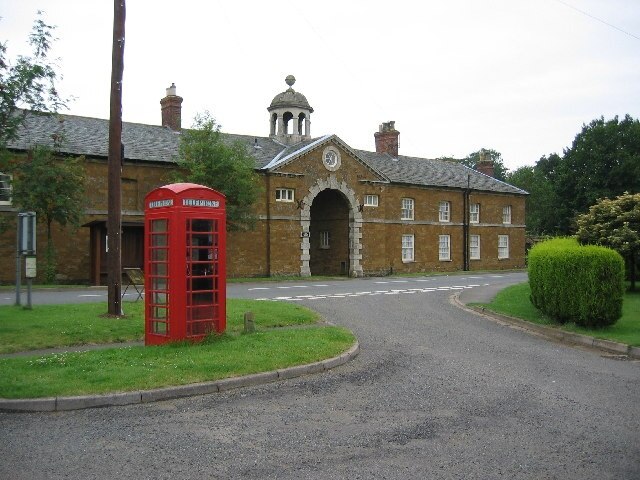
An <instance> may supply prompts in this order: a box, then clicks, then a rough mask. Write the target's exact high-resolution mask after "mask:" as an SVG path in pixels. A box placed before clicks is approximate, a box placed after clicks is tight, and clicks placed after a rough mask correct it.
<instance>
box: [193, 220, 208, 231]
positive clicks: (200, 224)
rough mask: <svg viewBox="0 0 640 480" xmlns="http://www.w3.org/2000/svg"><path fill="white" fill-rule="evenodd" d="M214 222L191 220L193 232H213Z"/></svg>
mask: <svg viewBox="0 0 640 480" xmlns="http://www.w3.org/2000/svg"><path fill="white" fill-rule="evenodd" d="M212 228H213V220H191V230H192V231H194V232H211V231H212Z"/></svg>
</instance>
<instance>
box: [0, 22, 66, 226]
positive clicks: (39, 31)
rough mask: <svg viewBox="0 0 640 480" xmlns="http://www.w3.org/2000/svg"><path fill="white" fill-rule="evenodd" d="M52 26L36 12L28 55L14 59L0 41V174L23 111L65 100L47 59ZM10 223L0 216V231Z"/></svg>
mask: <svg viewBox="0 0 640 480" xmlns="http://www.w3.org/2000/svg"><path fill="white" fill-rule="evenodd" d="M54 29H55V27H53V26H51V25H48V24H46V23H45V22H44V20H43V14H42V12H38V17H37V18H36V20H35V21H34V23H33V28H32V30H31V34H30V35H29V44H30V45H31V50H32V55H31V56H19V57H17V58H16V59H15V60H14V61H11V60H9V58H8V57H7V43H6V42H4V43H3V42H0V173H7V171H8V169H9V168H8V161H9V155H8V152H7V150H6V147H7V143H8V142H10V141H11V140H15V139H16V138H17V135H18V131H19V129H20V127H21V126H22V124H23V122H24V119H25V115H26V114H27V110H29V111H31V112H33V113H36V114H37V113H41V114H50V113H53V112H56V111H57V110H58V109H60V108H62V107H65V106H66V103H67V100H66V99H64V98H62V97H60V95H59V94H58V90H57V88H56V82H57V80H58V79H59V75H58V73H57V72H56V69H55V66H54V64H53V63H51V62H50V61H49V59H48V54H49V50H50V48H51V44H52V42H53V41H54V40H55V39H54V37H53V31H54ZM6 180H7V177H4V181H5V182H6ZM2 188H3V189H4V193H3V194H4V195H7V193H6V192H7V191H10V190H9V189H10V188H11V187H9V186H8V185H3V186H2ZM11 224H13V222H10V221H9V219H8V218H7V217H6V216H2V217H0V233H2V232H3V231H4V230H6V229H7V228H9V226H10V225H11Z"/></svg>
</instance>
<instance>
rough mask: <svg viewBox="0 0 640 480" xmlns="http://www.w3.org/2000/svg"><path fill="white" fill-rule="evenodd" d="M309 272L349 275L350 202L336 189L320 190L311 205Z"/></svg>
mask: <svg viewBox="0 0 640 480" xmlns="http://www.w3.org/2000/svg"><path fill="white" fill-rule="evenodd" d="M309 237H310V238H309V240H310V242H309V244H310V245H309V254H310V259H309V267H310V269H311V275H348V274H349V266H350V264H349V203H348V201H347V199H346V198H345V197H344V195H343V194H342V193H341V192H340V191H338V190H330V189H327V190H323V191H322V192H320V193H319V194H318V195H316V197H315V198H314V200H313V204H312V205H311V224H310V226H309Z"/></svg>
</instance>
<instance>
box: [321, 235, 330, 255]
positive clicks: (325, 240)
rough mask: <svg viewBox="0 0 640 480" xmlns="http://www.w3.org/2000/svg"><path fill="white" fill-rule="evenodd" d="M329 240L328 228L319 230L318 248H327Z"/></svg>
mask: <svg viewBox="0 0 640 480" xmlns="http://www.w3.org/2000/svg"><path fill="white" fill-rule="evenodd" d="M329 240H330V236H329V230H323V231H321V232H320V248H322V249H323V250H328V249H329Z"/></svg>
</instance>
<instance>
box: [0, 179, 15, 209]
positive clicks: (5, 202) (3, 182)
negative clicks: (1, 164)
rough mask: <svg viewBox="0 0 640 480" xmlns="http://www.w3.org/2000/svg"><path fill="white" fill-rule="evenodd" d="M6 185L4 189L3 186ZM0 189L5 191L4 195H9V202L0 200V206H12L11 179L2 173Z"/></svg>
mask: <svg viewBox="0 0 640 480" xmlns="http://www.w3.org/2000/svg"><path fill="white" fill-rule="evenodd" d="M5 182H7V183H6V185H7V186H6V187H4V186H3V185H5ZM0 189H2V190H4V191H6V193H8V194H9V195H8V196H9V200H1V199H0V205H13V198H12V193H13V177H12V176H11V175H10V174H8V173H2V172H0Z"/></svg>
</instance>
